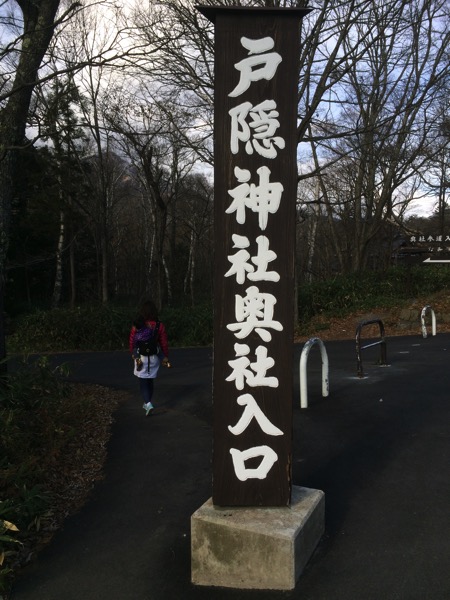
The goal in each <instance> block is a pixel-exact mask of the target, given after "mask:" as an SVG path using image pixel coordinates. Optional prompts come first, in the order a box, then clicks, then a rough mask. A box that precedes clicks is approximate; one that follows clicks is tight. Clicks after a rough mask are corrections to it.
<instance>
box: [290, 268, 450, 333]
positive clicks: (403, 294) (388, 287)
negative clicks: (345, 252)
mask: <svg viewBox="0 0 450 600" xmlns="http://www.w3.org/2000/svg"><path fill="white" fill-rule="evenodd" d="M445 289H450V269H448V267H447V265H432V266H430V265H426V266H417V267H412V268H405V267H392V268H391V269H389V270H387V271H364V272H362V273H350V274H348V275H337V276H336V277H334V278H333V279H330V280H327V281H314V282H312V283H308V284H301V285H300V286H299V294H298V306H299V315H300V320H301V321H303V322H304V321H309V320H310V319H311V318H312V317H314V316H315V315H318V314H329V315H331V314H332V315H333V316H345V315H346V314H349V313H350V312H353V311H356V310H371V309H373V308H376V307H382V306H384V307H388V306H393V305H394V304H397V303H402V302H404V301H406V300H408V299H410V298H414V297H417V296H419V295H426V294H432V293H435V292H439V291H441V290H445Z"/></svg>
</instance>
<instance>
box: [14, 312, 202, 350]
mask: <svg viewBox="0 0 450 600" xmlns="http://www.w3.org/2000/svg"><path fill="white" fill-rule="evenodd" d="M135 316H136V310H135V309H130V308H129V307H117V306H85V307H77V308H75V309H68V308H60V309H55V310H50V311H36V312H33V313H31V314H27V315H22V316H20V317H17V318H16V319H15V320H14V322H13V326H12V329H13V331H12V333H11V334H10V335H9V336H8V339H7V342H8V352H9V353H18V354H22V355H25V354H30V353H35V352H66V351H97V350H104V351H108V350H123V349H126V348H127V347H128V336H129V333H130V328H131V324H132V322H133V320H134V318H135ZM160 318H161V320H162V321H163V322H164V324H165V325H166V328H167V332H168V337H169V344H170V345H171V346H199V345H200V346H204V345H208V344H211V342H212V309H211V307H210V306H207V305H205V306H199V307H195V308H189V307H186V308H182V307H173V308H171V307H167V308H165V309H164V310H163V311H162V312H161V315H160Z"/></svg>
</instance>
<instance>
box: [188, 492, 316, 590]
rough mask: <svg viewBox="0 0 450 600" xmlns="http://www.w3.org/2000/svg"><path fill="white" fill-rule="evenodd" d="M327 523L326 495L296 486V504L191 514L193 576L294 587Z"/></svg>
mask: <svg viewBox="0 0 450 600" xmlns="http://www.w3.org/2000/svg"><path fill="white" fill-rule="evenodd" d="M324 528H325V495H324V493H323V492H322V491H320V490H312V489H308V488H303V487H296V486H294V487H293V488H292V499H291V506H289V507H279V508H278V507H277V508H253V507H251V508H246V507H242V508H229V509H225V508H218V507H215V506H214V505H213V504H212V500H211V499H210V500H208V501H207V502H206V503H205V504H204V505H203V506H201V507H200V508H199V509H198V510H197V511H196V512H195V513H194V514H193V515H192V517H191V560H192V565H191V580H192V583H194V584H196V585H205V586H220V587H229V588H240V589H266V590H292V589H294V588H295V584H296V582H297V580H298V578H299V577H300V574H301V572H302V571H303V568H304V567H305V565H306V563H307V562H308V560H309V558H310V556H311V554H312V553H313V551H314V549H315V548H316V546H317V543H318V542H319V540H320V538H321V536H322V534H323V532H324Z"/></svg>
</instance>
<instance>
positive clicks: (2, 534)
mask: <svg viewBox="0 0 450 600" xmlns="http://www.w3.org/2000/svg"><path fill="white" fill-rule="evenodd" d="M60 374H61V370H60V369H58V370H56V371H51V370H50V369H49V368H48V365H47V362H46V361H45V359H39V360H38V361H35V362H34V363H31V364H26V365H25V364H24V365H22V366H21V367H20V368H19V369H18V370H16V371H15V372H14V373H10V374H8V375H6V376H4V378H3V379H2V384H1V385H0V457H1V458H0V592H2V593H5V592H7V590H8V586H9V584H10V581H11V578H12V574H13V572H14V567H15V565H16V563H17V562H18V558H17V557H18V554H19V552H20V549H21V547H22V545H24V544H26V542H27V540H28V539H29V538H30V536H32V535H33V533H34V532H36V531H37V529H38V528H39V525H40V520H41V518H42V517H43V516H44V515H45V513H46V511H47V510H48V507H49V502H50V496H49V494H48V493H47V492H46V491H45V478H46V473H47V471H48V469H49V465H52V464H53V461H54V459H55V456H56V455H57V454H58V453H59V452H60V451H61V449H62V447H63V446H64V445H65V444H66V443H67V440H68V439H69V437H70V433H71V432H72V433H73V435H75V434H76V431H77V429H78V426H77V427H74V426H73V425H71V420H72V419H71V417H70V412H71V410H70V406H67V402H66V399H67V397H68V395H69V391H68V389H69V388H68V385H67V384H66V383H64V382H63V380H62V378H61V377H60Z"/></svg>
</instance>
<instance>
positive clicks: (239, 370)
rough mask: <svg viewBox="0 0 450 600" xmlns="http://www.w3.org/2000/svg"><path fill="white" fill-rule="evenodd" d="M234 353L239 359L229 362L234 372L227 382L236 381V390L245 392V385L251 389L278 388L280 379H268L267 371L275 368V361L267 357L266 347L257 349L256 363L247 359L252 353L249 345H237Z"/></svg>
mask: <svg viewBox="0 0 450 600" xmlns="http://www.w3.org/2000/svg"><path fill="white" fill-rule="evenodd" d="M234 352H235V354H236V357H237V358H236V359H235V360H229V361H228V364H229V365H230V367H231V368H232V369H233V371H232V373H231V375H229V376H228V377H227V378H226V381H234V382H235V385H236V389H238V390H243V389H244V386H245V384H247V385H249V386H250V387H260V386H267V387H278V379H277V378H276V377H266V374H267V371H268V370H269V369H271V368H272V367H273V366H274V364H275V361H274V360H273V358H270V357H268V356H267V348H266V347H265V346H258V347H257V348H256V351H255V354H256V362H253V363H252V362H250V359H249V358H247V355H248V354H249V353H250V348H249V346H247V344H235V345H234ZM249 367H250V368H251V369H249Z"/></svg>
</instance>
